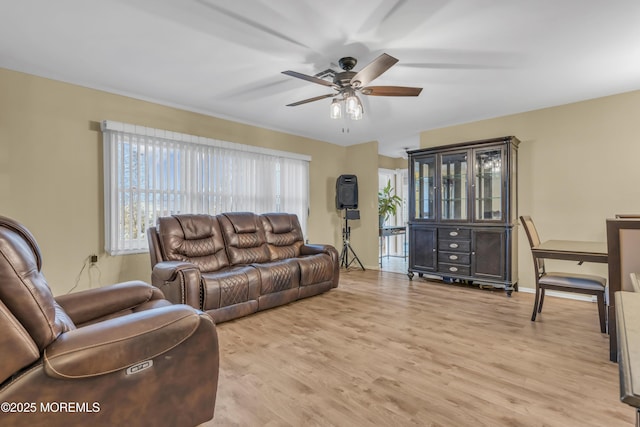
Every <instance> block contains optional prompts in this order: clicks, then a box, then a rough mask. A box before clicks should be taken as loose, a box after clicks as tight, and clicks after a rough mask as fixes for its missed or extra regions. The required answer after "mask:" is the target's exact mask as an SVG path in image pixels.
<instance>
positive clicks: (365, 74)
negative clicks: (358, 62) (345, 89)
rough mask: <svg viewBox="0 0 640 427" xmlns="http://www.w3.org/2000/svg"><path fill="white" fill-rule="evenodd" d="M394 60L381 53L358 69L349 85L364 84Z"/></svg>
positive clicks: (389, 66)
mask: <svg viewBox="0 0 640 427" xmlns="http://www.w3.org/2000/svg"><path fill="white" fill-rule="evenodd" d="M396 62H398V60H397V59H396V58H394V57H393V56H391V55H387V54H386V53H383V54H382V55H380V56H378V57H377V58H376V59H374V60H373V61H371V62H370V63H369V64H367V66H366V67H364V68H363V69H362V70H360V71H358V72H357V73H356V75H355V76H353V78H352V79H351V85H353V86H355V87H362V86H366V85H367V84H369V82H371V81H373V80H374V79H375V78H377V77H379V76H380V75H381V74H382V73H384V72H385V71H387V70H388V69H389V68H391V67H392V66H393V64H395V63H396Z"/></svg>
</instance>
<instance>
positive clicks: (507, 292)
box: [504, 288, 513, 297]
mask: <svg viewBox="0 0 640 427" xmlns="http://www.w3.org/2000/svg"><path fill="white" fill-rule="evenodd" d="M504 291H505V293H506V294H507V296H508V297H510V296H511V293H512V292H513V288H504Z"/></svg>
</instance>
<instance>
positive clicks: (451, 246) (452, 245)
mask: <svg viewBox="0 0 640 427" xmlns="http://www.w3.org/2000/svg"><path fill="white" fill-rule="evenodd" d="M449 247H450V248H454V249H455V248H457V247H458V244H457V243H451V244H449Z"/></svg>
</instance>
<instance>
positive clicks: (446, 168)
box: [440, 151, 469, 221]
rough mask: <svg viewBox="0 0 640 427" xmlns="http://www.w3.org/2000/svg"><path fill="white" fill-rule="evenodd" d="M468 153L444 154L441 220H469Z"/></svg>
mask: <svg viewBox="0 0 640 427" xmlns="http://www.w3.org/2000/svg"><path fill="white" fill-rule="evenodd" d="M467 165H468V160H467V152H466V151H465V152H464V153H452V154H443V155H442V157H441V163H440V178H441V185H442V188H441V190H440V192H441V201H442V205H441V218H442V219H443V220H461V221H466V220H467V219H468V211H469V209H468V198H469V195H468V185H467V176H468V172H467Z"/></svg>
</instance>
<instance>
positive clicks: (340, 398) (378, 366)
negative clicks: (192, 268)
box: [204, 270, 635, 427]
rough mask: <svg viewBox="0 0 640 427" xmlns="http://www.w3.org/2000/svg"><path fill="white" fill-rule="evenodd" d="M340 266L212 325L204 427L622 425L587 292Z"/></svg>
mask: <svg viewBox="0 0 640 427" xmlns="http://www.w3.org/2000/svg"><path fill="white" fill-rule="evenodd" d="M532 306H533V295H532V294H526V293H514V294H513V296H512V297H511V298H508V297H506V295H505V294H504V292H502V291H491V290H480V289H478V288H474V287H460V286H454V285H445V284H442V283H439V282H428V281H426V280H424V279H418V278H417V277H416V278H414V280H413V281H409V280H408V278H407V277H406V275H404V274H397V273H385V272H378V271H364V272H363V271H360V270H349V271H344V270H343V271H342V272H341V280H340V286H339V287H338V288H337V289H333V290H331V291H330V292H328V293H326V294H323V295H319V296H315V297H312V298H308V299H305V300H301V301H297V302H295V303H292V304H289V305H286V306H283V307H279V308H276V309H272V310H267V311H265V312H261V313H257V314H255V315H252V316H249V317H246V318H242V319H238V320H235V321H231V322H226V323H222V324H220V325H218V336H219V341H220V380H219V386H218V398H217V402H216V412H215V418H214V420H212V421H210V422H209V423H206V424H204V425H205V426H208V427H213V426H224V427H226V426H230V427H231V426H242V427H245V426H248V427H253V426H256V427H262V426H296V427H297V426H323V427H324V426H340V427H342V426H349V427H351V426H355V427H359V426H362V427H367V426H393V427H403V426H552V427H554V426H557V427H567V426H581V427H582V426H607V427H616V426H627V427H628V426H633V425H634V415H635V414H634V411H633V409H632V408H631V407H629V406H627V405H625V404H623V403H621V402H620V399H619V385H618V366H617V365H616V364H614V363H611V362H609V338H608V336H607V335H604V334H601V333H600V332H599V324H598V313H597V308H596V305H595V304H593V303H587V302H581V301H574V300H566V299H560V298H547V299H546V300H545V307H544V310H543V312H542V314H541V315H539V317H538V320H537V321H536V322H531V321H530V316H531V309H532Z"/></svg>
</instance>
